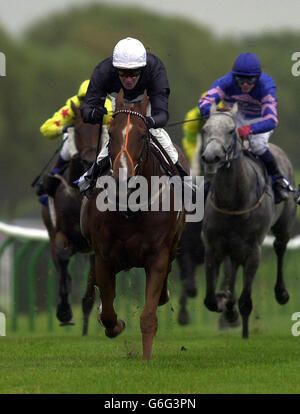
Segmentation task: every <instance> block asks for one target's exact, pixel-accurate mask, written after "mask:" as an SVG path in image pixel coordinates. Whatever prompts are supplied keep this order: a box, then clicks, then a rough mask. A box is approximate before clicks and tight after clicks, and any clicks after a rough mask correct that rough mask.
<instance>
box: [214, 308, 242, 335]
mask: <svg viewBox="0 0 300 414" xmlns="http://www.w3.org/2000/svg"><path fill="white" fill-rule="evenodd" d="M240 325H241V321H240V318H239V313H238V311H237V310H236V309H233V310H230V311H228V310H226V311H224V312H223V313H222V315H221V316H220V319H219V329H220V330H225V329H230V328H237V327H239V326H240Z"/></svg>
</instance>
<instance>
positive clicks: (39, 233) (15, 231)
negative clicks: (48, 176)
mask: <svg viewBox="0 0 300 414" xmlns="http://www.w3.org/2000/svg"><path fill="white" fill-rule="evenodd" d="M0 234H5V235H7V236H12V237H16V238H20V239H31V240H41V241H46V240H49V236H48V232H47V230H42V229H31V228H27V227H21V226H14V225H11V224H6V223H3V222H1V221H0ZM273 241H274V237H273V236H266V238H265V240H264V242H263V245H264V246H272V244H273ZM299 247H300V236H295V237H294V238H292V239H291V240H290V241H289V243H288V249H298V248H299Z"/></svg>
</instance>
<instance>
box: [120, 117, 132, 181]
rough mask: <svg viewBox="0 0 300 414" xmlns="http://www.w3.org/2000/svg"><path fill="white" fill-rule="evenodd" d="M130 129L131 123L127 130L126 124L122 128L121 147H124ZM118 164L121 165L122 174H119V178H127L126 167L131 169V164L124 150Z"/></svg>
mask: <svg viewBox="0 0 300 414" xmlns="http://www.w3.org/2000/svg"><path fill="white" fill-rule="evenodd" d="M131 129H132V124H131V123H130V124H129V128H128V131H127V126H125V127H124V128H123V130H122V137H123V147H122V149H123V148H124V147H125V143H126V135H127V134H128V135H129V133H130V131H131ZM120 165H121V169H122V171H123V172H122V176H120V175H119V180H122V179H123V180H127V178H128V169H129V170H131V166H130V164H129V160H128V158H127V156H126V153H125V152H122V154H121V156H120Z"/></svg>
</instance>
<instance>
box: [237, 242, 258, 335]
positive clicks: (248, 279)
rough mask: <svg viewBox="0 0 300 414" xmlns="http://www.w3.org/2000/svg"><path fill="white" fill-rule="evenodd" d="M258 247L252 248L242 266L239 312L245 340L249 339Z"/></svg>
mask: <svg viewBox="0 0 300 414" xmlns="http://www.w3.org/2000/svg"><path fill="white" fill-rule="evenodd" d="M259 260H260V247H259V246H257V247H256V248H255V247H253V249H252V251H251V253H249V255H248V257H247V260H246V263H245V264H244V274H243V290H242V293H241V296H240V298H239V310H240V314H241V316H242V320H243V333H242V337H243V338H245V339H247V338H248V337H249V328H248V326H249V316H250V313H251V311H252V299H251V291H252V284H253V280H254V277H255V274H256V271H257V268H258V265H259Z"/></svg>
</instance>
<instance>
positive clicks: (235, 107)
mask: <svg viewBox="0 0 300 414" xmlns="http://www.w3.org/2000/svg"><path fill="white" fill-rule="evenodd" d="M238 110H239V106H238V103H237V102H235V103H234V105H233V107H232V109H231V111H230V113H231V115H232V116H236V114H237V113H238Z"/></svg>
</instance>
